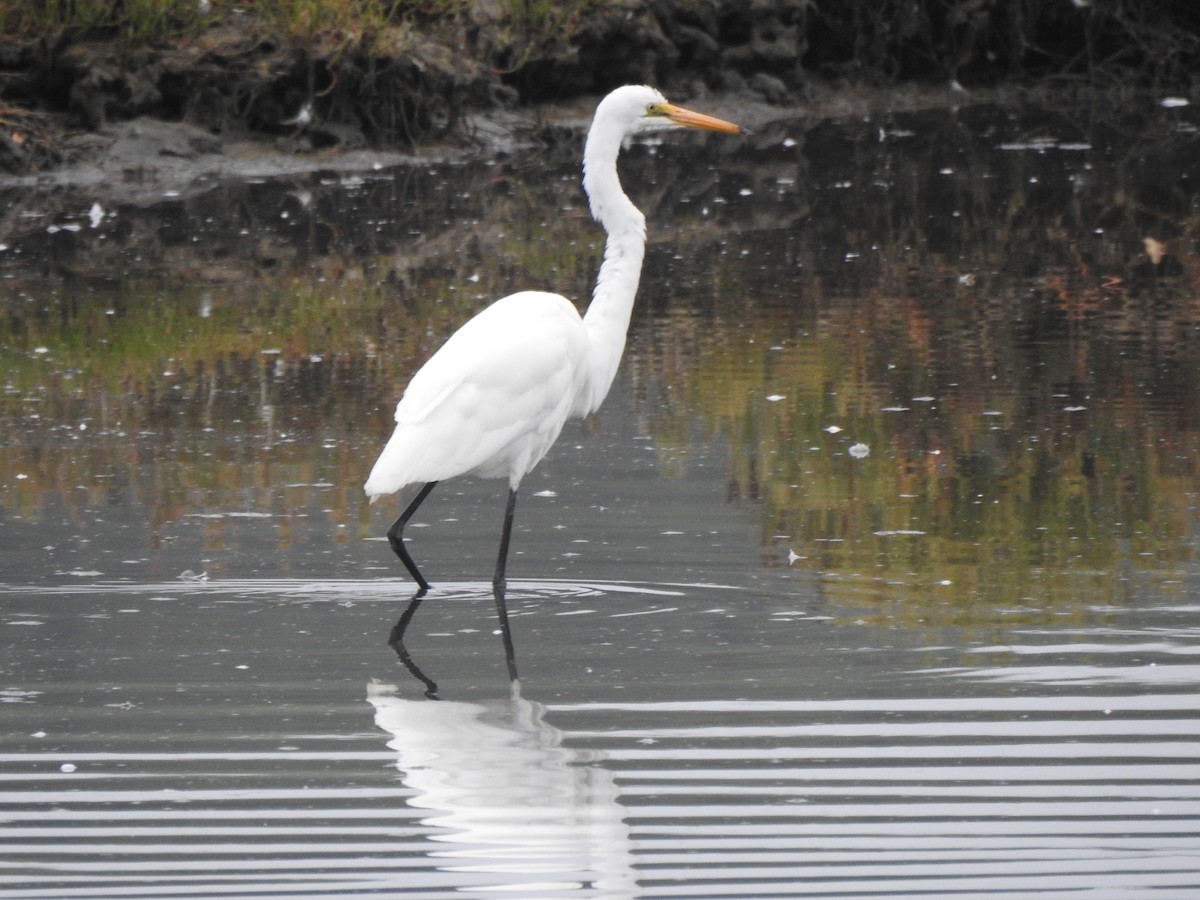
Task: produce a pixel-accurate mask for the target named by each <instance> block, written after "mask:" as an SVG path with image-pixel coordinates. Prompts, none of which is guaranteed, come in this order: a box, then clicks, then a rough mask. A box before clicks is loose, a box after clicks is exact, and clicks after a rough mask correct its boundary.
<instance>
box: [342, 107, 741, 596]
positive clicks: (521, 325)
mask: <svg viewBox="0 0 1200 900" xmlns="http://www.w3.org/2000/svg"><path fill="white" fill-rule="evenodd" d="M679 126H682V127H688V128H702V129H708V130H711V131H723V132H727V133H731V134H738V133H741V131H742V129H740V128H739V127H738V126H737V125H734V124H732V123H730V122H725V121H723V120H721V119H715V118H713V117H711V116H706V115H702V114H700V113H695V112H691V111H690V110H686V109H683V108H681V107H678V106H674V105H672V104H670V103H668V102H667V101H666V99H665V98H664V97H663V96H662V94H660V93H659V92H658V91H656V90H654V89H653V88H650V87H645V86H640V85H637V86H635V85H628V86H626V87H622V88H618V89H617V90H615V91H613V92H612V93H611V94H609V95H608V96H607V97H605V98H604V99H603V100H602V101H601V102H600V105H599V106H598V107H597V108H596V114H595V117H594V118H593V120H592V125H591V128H590V129H589V130H588V136H587V142H586V144H585V146H584V152H583V188H584V190H585V191H586V192H587V195H588V201H589V204H590V206H591V210H592V215H593V216H594V217H595V218H596V220H597V221H598V222H599V223H600V224H601V226H603V228H604V230H605V232H606V233H607V235H608V238H607V241H606V243H605V246H604V262H603V263H602V264H601V266H600V274H599V276H598V277H597V279H596V287H595V290H594V291H593V293H592V302H591V303H590V304H589V305H588V309H587V312H586V314H585V315H583V316H580V315H579V312H578V310H576V308H575V306H574V304H572V303H571V302H570V301H569V300H567V298H565V297H562V296H560V295H558V294H550V293H546V292H544V291H521V292H519V293H516V294H511V295H509V296H507V297H504V298H503V299H501V300H497V301H496V302H495V303H493V304H492V305H491V306H489V307H487V308H486V309H484V310H483V311H482V312H480V313H479V314H478V315H476V316H475V317H474V318H473V319H471V320H470V321H468V322H467V323H466V324H465V325H463V326H462V327H461V328H460V329H459V330H458V331H456V332H455V333H454V334H453V335H452V336H451V337H450V338H449V340H447V341H446V343H445V344H443V345H442V347H441V348H440V349H439V350H438V351H437V352H436V353H435V354H434V355H433V356H432V357H430V359H429V361H428V362H426V363H425V365H424V366H422V367H421V369H420V370H419V371H418V372H417V373H416V374H415V375H414V376H413V378H412V381H410V382H409V385H408V388H407V389H406V390H405V391H404V396H403V397H401V399H400V403H399V404H398V405H397V406H396V430H395V431H394V432H393V433H392V436H391V438H390V439H389V440H388V442H387V445H386V446H385V447H384V448H383V452H382V453H380V455H379V459H378V460H377V461H376V462H375V466H374V468H373V469H372V470H371V474H370V476H369V477H368V478H367V482H366V485H365V489H366V492H367V495H368V496H369V497H370V498H371V500H372V502H374V500H375V499H376V498H378V497H380V496H383V495H385V494H391V493H393V492H395V491H398V490H400V489H401V488H403V487H405V486H407V485H410V484H423V487H422V488H421V489H420V491H418V493H417V495H416V497H415V498H414V499H413V500H412V502H411V503H410V504H409V505H408V507H407V508H406V509H405V510H404V512H402V513H401V514H400V517H399V518H397V519H396V521H395V522H394V523H392V526H391V527H390V528H389V529H388V533H387V537H388V541H389V543H390V544H391V546H392V549H393V550H394V551H395V553H396V555H397V556H399V557H400V560H401V562H403V563H404V566H405V568H406V569H408V571H409V573H410V574H411V575H412V577H413V579H414V580H415V581H416V582H417V584H418V585H419V586H420V588H421V589H422V590H427V589H428V587H429V583H428V582H427V581H426V580H425V577H424V576H423V575H422V574H421V572H420V570H419V569H418V568H417V566H416V563H414V562H413V559H412V556H410V555H409V553H408V550H407V549H406V547H405V545H404V526H405V525H406V524H407V523H408V520H409V519H410V518H411V517H412V514H413V513H414V512H415V511H416V509H417V507H418V506H420V505H421V503H422V502H423V501H424V500H425V498H426V497H428V496H429V492H430V491H431V490H433V487H434V485H436V484H437V483H438V482H439V481H441V480H443V479H445V478H451V477H453V476H455V475H478V476H481V477H483V478H507V479H508V488H509V490H508V503H507V506H506V508H505V513H504V526H503V530H502V532H501V536H500V553H499V556H498V558H497V560H496V570H495V575H494V577H493V584H494V585H495V586H496V587H497V588H500V587H502V586H503V584H504V577H505V566H506V562H507V559H508V544H509V538H510V536H511V534H512V522H513V511H514V509H515V506H516V499H517V488H518V487H519V486H520V484H521V479H522V478H523V477H524V476H525V474H526V473H527V472H529V471H530V470H531V469H532V468H533V467H534V466H536V465H537V464H538V462H539V461H541V459H542V457H543V456H545V455H546V452H547V451H548V450H549V449H550V447H551V445H553V443H554V441H555V440H556V439H557V438H558V435H559V433H560V432H561V431H562V428H563V425H564V424H565V423H566V421H567V419H569V418H571V417H574V416H586V415H588V414H589V413H592V412H594V411H595V410H597V409H599V407H600V404H601V403H602V402H603V401H604V397H605V396H606V395H607V394H608V390H609V387H610V386H611V385H612V382H613V378H614V377H615V376H616V373H617V366H618V364H619V363H620V361H621V354H622V352H623V351H624V348H625V333H626V331H628V329H629V317H630V314H631V312H632V311H633V301H634V296H635V295H636V293H637V287H638V279H639V277H640V276H641V271H642V257H643V256H644V254H645V247H646V220H645V217H643V215H642V213H641V212H640V211H639V210H638V208H637V207H636V206H634V205H633V202H632V201H631V200H630V199H629V198H628V197H627V196H626V195H625V192H624V191H623V190H622V189H621V182H620V180H619V178H618V176H617V154H618V153H619V152H620V150H621V145H622V143H623V141H624V140H625V139H626V138H627V137H629V136H630V135H633V134H636V133H637V132H639V131H643V130H649V129H653V128H661V127H679Z"/></svg>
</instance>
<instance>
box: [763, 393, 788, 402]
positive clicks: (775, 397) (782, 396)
mask: <svg viewBox="0 0 1200 900" xmlns="http://www.w3.org/2000/svg"><path fill="white" fill-rule="evenodd" d="M784 399H786V395H785V394H768V395H767V402H768V403H778V402H779V401H780V400H784Z"/></svg>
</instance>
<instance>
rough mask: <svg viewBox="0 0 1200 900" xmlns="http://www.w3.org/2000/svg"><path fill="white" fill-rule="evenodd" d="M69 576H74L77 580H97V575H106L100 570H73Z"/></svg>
mask: <svg viewBox="0 0 1200 900" xmlns="http://www.w3.org/2000/svg"><path fill="white" fill-rule="evenodd" d="M67 574H68V575H73V576H74V577H76V578H95V577H96V576H97V575H103V574H104V573H103V572H101V571H100V570H98V569H72V570H71V571H70V572H68V573H67Z"/></svg>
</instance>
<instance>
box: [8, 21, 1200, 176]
mask: <svg viewBox="0 0 1200 900" xmlns="http://www.w3.org/2000/svg"><path fill="white" fill-rule="evenodd" d="M1018 6H1019V5H1018V4H1010V3H996V4H967V5H957V6H955V5H950V6H947V5H946V4H937V3H932V2H916V3H912V4H905V5H903V7H901V6H895V7H894V8H893V5H892V4H877V3H854V2H849V3H847V2H842V3H821V2H817V3H813V2H809V0H752V2H747V0H615V2H608V3H604V4H588V3H580V4H571V3H564V4H552V5H546V8H545V9H538V10H537V11H536V12H535V11H534V10H533V8H532V7H531V6H529V5H527V4H526V5H521V4H516V5H514V4H511V3H503V2H500V0H474V2H470V3H464V4H462V5H460V6H457V7H455V8H454V11H453V12H445V13H439V14H436V15H432V14H425V15H418V16H417V17H416V18H409V19H405V20H403V21H400V20H397V21H396V23H395V24H394V26H389V27H385V28H380V29H375V30H372V31H370V32H364V33H359V34H352V33H340V32H339V33H321V34H317V35H314V36H311V37H308V38H303V39H301V38H296V37H289V36H285V35H284V34H282V33H280V31H279V30H278V28H277V27H275V26H273V25H272V24H271V23H270V22H268V21H266V20H265V19H263V18H261V17H259V16H257V15H256V14H255V13H254V12H253V11H251V10H248V9H243V8H241V7H234V6H226V5H224V4H211V7H212V8H213V10H214V12H213V14H212V18H211V19H210V20H209V21H207V22H206V23H204V26H203V27H202V28H199V29H198V30H195V31H192V32H189V33H188V35H187V36H186V37H175V38H174V39H171V40H163V39H159V40H148V41H144V42H142V43H138V44H131V43H129V42H128V41H124V40H121V39H120V37H119V35H118V34H117V33H116V32H115V31H114V30H113V29H108V30H105V29H103V28H94V27H93V28H91V29H87V30H83V29H63V30H61V31H60V32H59V33H54V34H44V33H40V34H11V35H6V36H3V37H0V172H4V173H7V174H9V175H32V174H38V173H45V172H49V171H53V170H61V169H63V168H64V167H68V166H72V165H76V166H81V167H82V168H79V169H78V171H77V172H76V173H75V174H74V175H73V176H72V177H73V178H75V179H76V180H82V181H86V180H88V179H89V178H94V176H92V175H89V173H88V171H87V168H86V167H87V166H88V165H97V164H99V163H98V161H99V160H102V159H104V158H106V157H114V158H115V162H109V163H105V164H104V165H105V166H106V168H105V170H104V172H103V175H102V176H101V178H100V179H99V180H100V181H104V182H111V180H112V177H113V174H114V169H113V165H115V166H116V170H115V171H116V174H117V176H118V177H119V179H120V180H121V181H129V180H133V181H136V180H137V178H138V177H139V176H138V174H137V171H136V170H137V169H138V168H139V163H138V159H139V157H140V158H141V163H140V166H141V168H142V169H146V168H148V167H154V168H156V169H159V170H163V171H167V170H171V169H173V168H182V169H185V170H186V169H188V165H186V164H185V163H183V162H181V161H188V160H192V161H194V160H197V159H201V158H204V157H207V156H210V155H214V154H215V155H216V157H217V158H221V157H224V158H225V161H226V162H227V164H228V168H229V169H230V170H232V171H234V172H237V171H243V172H247V173H259V172H260V171H262V172H270V171H271V170H272V168H274V167H277V166H280V165H283V162H282V161H283V160H287V159H291V160H292V163H293V165H296V166H300V167H304V166H305V165H308V164H309V161H305V160H302V159H300V158H301V157H304V156H310V157H316V158H318V159H323V160H325V161H326V162H327V161H328V160H329V159H331V158H332V157H334V156H337V157H338V158H339V159H341V160H342V161H343V162H346V163H348V164H352V165H356V164H359V161H360V159H361V162H363V163H366V164H368V165H369V164H372V163H373V162H378V161H383V162H384V163H386V162H387V161H389V160H391V159H393V158H395V157H394V155H395V154H399V153H404V152H412V151H413V150H414V149H420V150H421V151H422V152H439V153H440V152H455V151H464V150H465V151H467V152H469V151H470V150H471V149H472V148H475V149H478V148H480V147H483V148H489V149H501V150H502V149H505V148H507V147H509V146H511V145H512V142H513V140H514V139H519V140H522V141H525V140H542V141H545V140H553V133H552V132H551V133H539V128H540V126H541V124H542V123H543V122H544V121H545V120H546V119H547V118H550V119H555V118H558V117H559V116H560V115H562V114H561V113H560V112H559V110H561V109H564V107H563V104H567V106H566V107H565V109H567V110H569V109H570V108H571V104H574V103H577V102H580V98H590V97H594V96H596V95H598V94H602V93H603V92H605V91H606V90H608V89H610V88H612V87H614V86H616V85H618V84H622V83H627V82H647V83H653V84H656V85H658V86H659V87H662V88H663V89H664V90H666V91H667V92H668V94H669V95H671V96H672V97H673V98H678V99H685V100H692V99H694V98H709V97H712V96H717V97H721V98H730V100H729V101H728V102H732V103H736V104H737V107H738V109H739V110H740V109H742V108H745V109H747V110H749V111H750V113H751V116H752V117H754V116H758V117H761V116H762V115H763V113H762V111H761V108H762V107H775V108H778V109H781V110H787V109H795V108H797V107H799V106H801V105H803V106H806V107H808V106H812V105H814V104H815V105H820V104H821V103H822V100H823V98H824V97H827V96H829V95H830V94H835V93H841V92H844V91H845V90H846V89H847V88H848V87H854V88H855V89H862V88H863V87H867V88H871V89H874V90H883V91H885V92H890V91H892V90H894V89H896V87H897V85H908V86H910V87H907V88H905V89H904V90H907V91H910V92H911V91H913V90H914V88H912V87H911V85H925V86H931V85H932V86H936V87H934V88H933V92H934V94H938V93H939V92H942V91H944V90H945V89H946V88H947V87H948V86H953V88H954V90H958V89H960V88H961V89H963V90H965V91H969V92H972V93H977V92H980V91H989V90H993V89H995V88H996V87H998V86H1008V87H1009V88H1012V87H1013V86H1018V87H1028V86H1029V85H1031V84H1038V85H1041V86H1042V88H1044V89H1050V90H1068V91H1077V90H1092V91H1095V90H1108V91H1111V90H1114V89H1117V90H1126V89H1128V88H1130V87H1133V88H1140V89H1144V88H1150V87H1152V88H1156V89H1159V90H1168V89H1169V90H1172V91H1175V92H1176V93H1182V94H1184V95H1190V94H1191V92H1192V90H1193V83H1194V79H1195V76H1194V75H1193V74H1192V73H1194V72H1195V71H1197V70H1198V69H1200V65H1198V63H1200V13H1197V12H1195V11H1193V10H1191V9H1190V7H1187V8H1184V7H1185V6H1186V5H1177V6H1179V7H1180V8H1178V9H1175V8H1171V7H1164V8H1160V9H1155V10H1153V11H1149V12H1147V11H1143V10H1141V9H1140V8H1132V5H1130V6H1131V8H1129V9H1126V6H1127V5H1126V4H1120V3H1117V4H1067V3H1063V4H1044V5H1040V6H1039V8H1038V9H1036V10H1028V9H1019V8H1018ZM1042 7H1045V8H1042ZM915 90H917V92H918V93H919V92H921V90H923V89H921V88H917V89H915ZM951 99H953V98H951ZM545 104H555V106H551V107H550V111H549V112H546V111H545V109H546V107H545V106H544V105H545ZM586 105H587V104H585V106H586ZM517 110H521V111H524V112H525V113H526V114H525V115H524V116H522V115H519V114H517V113H516V112H515V111H517ZM739 118H743V119H744V118H745V116H739ZM146 119H149V120H153V121H154V122H162V123H170V125H171V126H172V127H169V128H168V127H165V126H161V125H157V124H153V125H152V124H146V123H140V124H139V125H137V126H134V127H130V126H128V125H126V124H125V123H128V122H130V121H133V120H146ZM531 122H532V124H530V123H531ZM363 151H367V154H366V155H365V156H363V157H361V158H360V157H356V156H355V155H354V154H358V153H362V152H363ZM372 154H380V157H379V158H378V159H375V158H374V157H372ZM130 160H132V164H131V162H130ZM269 160H270V161H269ZM192 168H193V169H195V168H197V166H196V165H195V164H193V165H192ZM199 168H201V169H204V168H206V167H204V166H200V167H199ZM131 170H132V174H131Z"/></svg>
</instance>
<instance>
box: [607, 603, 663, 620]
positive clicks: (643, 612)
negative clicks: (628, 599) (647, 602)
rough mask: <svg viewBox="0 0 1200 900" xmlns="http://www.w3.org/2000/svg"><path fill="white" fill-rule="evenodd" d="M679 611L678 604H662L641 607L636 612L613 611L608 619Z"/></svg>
mask: <svg viewBox="0 0 1200 900" xmlns="http://www.w3.org/2000/svg"><path fill="white" fill-rule="evenodd" d="M668 612H679V607H678V606H663V607H660V608H658V609H641V610H638V611H637V612H627V613H613V614H612V615H611V616H609V618H610V619H628V618H629V617H630V616H652V615H655V614H656V613H668Z"/></svg>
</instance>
